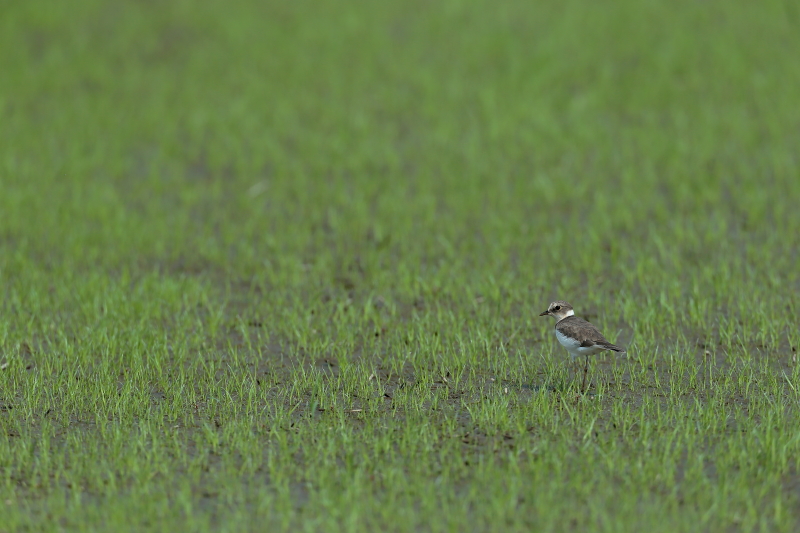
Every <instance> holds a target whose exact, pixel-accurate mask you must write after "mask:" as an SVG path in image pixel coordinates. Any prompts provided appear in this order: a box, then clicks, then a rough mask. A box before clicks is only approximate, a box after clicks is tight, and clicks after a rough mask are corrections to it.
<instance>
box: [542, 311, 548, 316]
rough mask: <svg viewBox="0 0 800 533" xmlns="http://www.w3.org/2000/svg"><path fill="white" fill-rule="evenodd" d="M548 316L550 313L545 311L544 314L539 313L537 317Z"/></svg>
mask: <svg viewBox="0 0 800 533" xmlns="http://www.w3.org/2000/svg"><path fill="white" fill-rule="evenodd" d="M549 314H550V311H545V312H544V313H539V316H547V315H549Z"/></svg>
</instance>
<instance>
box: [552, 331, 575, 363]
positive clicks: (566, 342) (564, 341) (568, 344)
mask: <svg viewBox="0 0 800 533" xmlns="http://www.w3.org/2000/svg"><path fill="white" fill-rule="evenodd" d="M556 338H557V339H558V342H560V343H561V346H563V347H564V348H566V349H567V351H568V352H569V353H570V355H571V356H572V357H578V356H579V355H581V354H580V352H578V348H580V346H581V343H580V342H579V341H576V340H575V339H573V338H572V337H567V336H566V335H564V334H563V333H561V332H560V331H558V330H556Z"/></svg>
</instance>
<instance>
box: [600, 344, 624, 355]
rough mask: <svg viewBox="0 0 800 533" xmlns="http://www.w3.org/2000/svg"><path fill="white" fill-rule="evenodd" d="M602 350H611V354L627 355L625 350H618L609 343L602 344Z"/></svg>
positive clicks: (617, 347)
mask: <svg viewBox="0 0 800 533" xmlns="http://www.w3.org/2000/svg"><path fill="white" fill-rule="evenodd" d="M603 348H605V349H606V350H611V351H612V352H617V353H627V352H628V351H627V350H626V349H625V348H620V347H619V346H617V345H616V344H611V343H610V342H606V343H604V344H603Z"/></svg>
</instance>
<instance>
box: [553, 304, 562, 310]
mask: <svg viewBox="0 0 800 533" xmlns="http://www.w3.org/2000/svg"><path fill="white" fill-rule="evenodd" d="M559 309H561V306H560V305H557V306H555V307H554V308H553V311H558V310H559Z"/></svg>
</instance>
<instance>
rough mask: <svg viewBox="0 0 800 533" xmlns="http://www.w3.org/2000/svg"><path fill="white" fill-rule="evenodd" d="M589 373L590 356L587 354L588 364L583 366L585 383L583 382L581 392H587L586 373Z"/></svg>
mask: <svg viewBox="0 0 800 533" xmlns="http://www.w3.org/2000/svg"><path fill="white" fill-rule="evenodd" d="M588 373H589V356H588V355H587V356H586V364H585V365H584V366H583V383H582V384H581V394H583V393H584V392H586V374H588Z"/></svg>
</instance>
